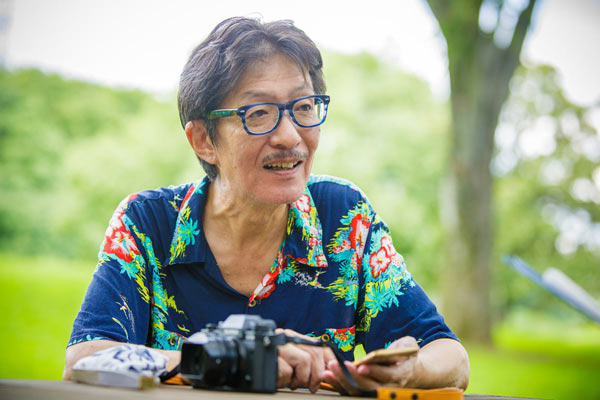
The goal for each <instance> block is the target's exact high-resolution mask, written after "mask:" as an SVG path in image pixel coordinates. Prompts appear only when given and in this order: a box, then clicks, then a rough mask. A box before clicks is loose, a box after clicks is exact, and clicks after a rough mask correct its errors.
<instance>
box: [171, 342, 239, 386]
mask: <svg viewBox="0 0 600 400" xmlns="http://www.w3.org/2000/svg"><path fill="white" fill-rule="evenodd" d="M237 342H238V340H237V339H235V338H231V337H229V338H228V337H211V339H210V340H209V341H208V342H206V343H203V344H199V345H195V346H194V348H193V351H191V352H189V351H188V352H182V360H181V365H182V372H184V370H187V371H193V375H195V379H194V381H196V383H198V384H199V385H198V386H202V387H219V386H234V385H235V383H236V382H237V380H238V373H239V371H240V362H244V360H245V357H243V355H241V354H240V350H239V348H240V346H239V344H238V343H237ZM242 351H243V350H242ZM244 353H245V351H244ZM185 355H187V357H185V358H186V359H184V356H185Z"/></svg>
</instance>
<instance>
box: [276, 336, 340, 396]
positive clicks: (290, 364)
mask: <svg viewBox="0 0 600 400" xmlns="http://www.w3.org/2000/svg"><path fill="white" fill-rule="evenodd" d="M276 332H277V333H284V334H285V335H287V336H296V337H300V338H303V339H306V340H311V341H315V338H311V337H309V336H304V335H301V334H299V333H298V332H295V331H292V330H290V329H277V330H276ZM278 351H279V357H278V360H277V362H278V368H279V371H278V380H277V385H278V387H287V386H289V387H290V388H291V389H297V388H299V387H301V386H308V388H309V390H310V391H311V392H313V393H314V392H316V391H317V390H318V389H319V384H320V383H321V382H322V381H323V378H324V372H325V368H326V366H327V364H328V363H329V362H330V361H331V360H334V359H335V356H334V355H333V353H332V352H331V350H330V349H329V348H324V347H315V346H305V345H296V344H292V343H288V344H286V345H284V346H279V349H278Z"/></svg>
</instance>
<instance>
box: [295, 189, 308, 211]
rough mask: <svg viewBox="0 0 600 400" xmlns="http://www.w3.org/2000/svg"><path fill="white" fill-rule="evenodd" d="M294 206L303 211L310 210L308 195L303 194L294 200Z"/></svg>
mask: <svg viewBox="0 0 600 400" xmlns="http://www.w3.org/2000/svg"><path fill="white" fill-rule="evenodd" d="M296 208H298V210H300V211H302V212H303V213H309V212H310V197H308V195H306V194H303V195H302V196H301V197H300V198H299V199H298V200H296Z"/></svg>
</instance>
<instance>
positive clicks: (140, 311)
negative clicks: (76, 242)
mask: <svg viewBox="0 0 600 400" xmlns="http://www.w3.org/2000/svg"><path fill="white" fill-rule="evenodd" d="M135 197H136V195H130V196H128V197H127V198H126V199H125V200H123V202H121V204H120V205H119V207H118V208H117V210H116V211H115V213H114V214H113V217H112V218H111V220H110V224H109V227H108V229H107V230H106V234H105V237H104V241H103V242H102V245H101V246H100V251H99V253H98V264H97V266H96V270H95V271H94V274H93V276H92V281H91V283H90V285H89V287H88V289H87V292H86V294H85V297H84V300H83V303H82V305H81V309H80V311H79V313H78V314H77V317H76V318H75V321H74V322H73V331H72V333H71V337H70V339H69V343H68V345H67V346H70V345H72V344H75V343H80V342H84V341H88V340H97V339H105V340H112V341H117V342H125V343H135V344H145V343H146V338H147V336H148V326H149V315H150V305H149V292H148V283H147V276H146V275H147V272H146V266H147V263H146V261H145V259H144V257H143V256H142V253H141V252H140V250H139V249H140V244H139V243H141V242H140V241H139V238H137V235H138V234H139V233H138V232H137V228H136V227H135V224H134V221H133V218H132V216H131V215H130V214H131V213H130V212H129V211H128V206H129V203H130V202H131V201H132V200H134V199H135Z"/></svg>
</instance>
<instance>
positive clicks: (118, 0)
mask: <svg viewBox="0 0 600 400" xmlns="http://www.w3.org/2000/svg"><path fill="white" fill-rule="evenodd" d="M513 1H515V0H513ZM521 1H522V0H521ZM3 3H4V4H9V10H10V16H11V19H10V21H9V25H8V31H7V35H5V37H4V39H5V49H6V54H5V58H6V63H7V66H8V67H9V68H17V67H25V66H26V67H31V66H33V67H38V68H42V69H44V70H47V71H54V72H59V73H61V74H63V75H66V76H68V77H72V78H77V79H85V80H90V81H93V82H97V83H101V84H106V85H110V86H124V87H134V88H140V89H143V90H147V91H150V92H155V93H172V92H174V91H175V90H176V88H177V82H178V79H179V74H180V73H181V70H182V68H183V65H184V64H185V62H186V60H187V57H188V56H189V54H190V52H191V51H192V49H193V48H194V47H195V46H196V45H197V44H198V43H199V42H201V41H202V40H203V39H204V38H205V37H206V36H207V35H208V33H209V32H210V31H211V30H212V28H213V27H214V26H215V25H216V24H217V23H218V22H220V21H221V20H223V19H225V18H227V17H231V16H234V15H244V16H259V17H262V18H263V20H265V21H270V20H274V19H283V18H285V19H292V20H294V21H295V23H296V25H297V26H298V27H300V28H301V29H303V30H304V31H305V32H306V33H307V34H308V35H309V36H310V37H311V38H312V39H313V40H314V41H315V42H316V43H317V44H318V45H319V47H320V48H321V49H325V50H333V51H339V52H344V53H357V52H360V51H368V52H371V53H373V54H375V55H378V56H380V57H382V58H383V59H385V60H386V61H388V62H391V63H393V64H395V65H397V66H399V67H400V68H402V69H404V70H406V71H408V72H412V73H414V74H416V75H418V76H420V77H421V78H423V79H424V80H426V81H427V82H428V83H429V85H430V87H431V89H432V91H433V92H434V94H436V95H437V96H439V97H442V98H444V97H446V96H447V95H448V92H449V84H448V73H447V63H446V60H445V43H444V41H443V38H442V37H441V35H440V33H439V28H438V25H437V22H436V20H435V19H434V18H433V16H432V14H431V12H430V11H429V8H428V7H427V5H426V3H424V2H423V1H421V0H401V1H377V0H371V1H370V2H365V1H354V0H346V1H343V2H342V1H334V0H330V1H320V2H316V1H303V2H298V3H296V2H282V1H272V0H253V1H248V0H244V1H241V0H228V1H224V2H223V1H212V2H209V1H207V0H171V1H163V0H103V1H100V0H61V1H47V0H0V9H1V5H2V4H3ZM598 43H600V0H568V1H565V0H538V6H537V9H536V13H535V18H534V21H533V23H532V26H531V29H530V32H529V35H528V37H527V40H526V43H525V46H524V50H523V52H522V59H523V60H524V61H528V62H532V63H548V64H551V65H554V66H555V67H557V68H558V70H559V72H560V73H561V76H562V81H563V86H564V88H565V90H566V93H567V95H568V97H569V98H570V99H571V100H573V101H575V102H577V103H580V104H582V105H586V104H590V103H592V102H596V101H600V74H599V73H598V71H600V51H599V50H598V49H599V48H600V45H599V44H598Z"/></svg>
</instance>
